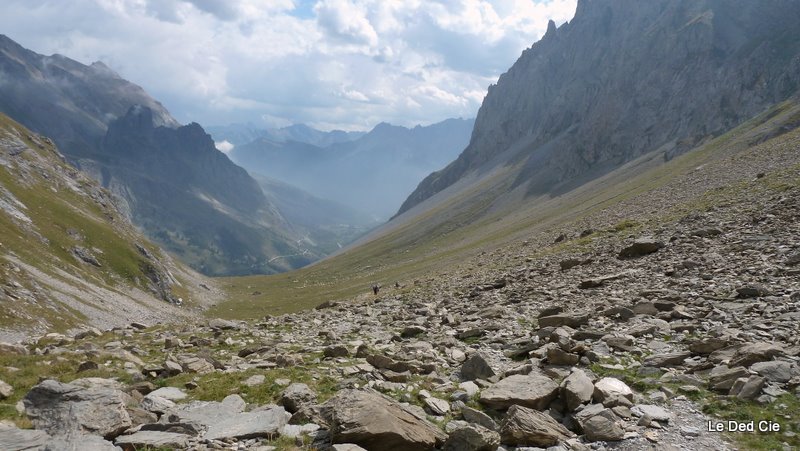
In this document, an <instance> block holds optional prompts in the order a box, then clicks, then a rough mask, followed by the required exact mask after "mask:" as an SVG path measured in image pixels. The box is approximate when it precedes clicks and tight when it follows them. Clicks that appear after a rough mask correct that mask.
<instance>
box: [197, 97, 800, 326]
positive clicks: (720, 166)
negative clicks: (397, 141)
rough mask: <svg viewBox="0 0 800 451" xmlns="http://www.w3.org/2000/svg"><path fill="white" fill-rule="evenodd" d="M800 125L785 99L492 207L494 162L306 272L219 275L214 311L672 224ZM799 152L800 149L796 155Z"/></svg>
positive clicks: (251, 307) (412, 277) (500, 178)
mask: <svg viewBox="0 0 800 451" xmlns="http://www.w3.org/2000/svg"><path fill="white" fill-rule="evenodd" d="M798 125H800V106H798V103H797V101H796V100H794V101H787V102H783V103H781V104H779V105H777V106H775V107H773V108H771V109H770V110H768V111H766V112H764V113H762V114H760V115H758V116H757V117H755V118H753V119H751V120H749V121H747V122H745V123H744V124H742V125H741V126H739V127H737V128H736V129H734V130H732V131H730V132H728V133H726V134H725V135H722V136H720V137H718V138H716V139H713V140H710V141H708V142H705V143H703V144H701V145H700V146H698V147H697V148H695V149H694V150H692V151H690V152H688V153H686V154H684V155H682V156H680V157H677V158H675V159H672V160H669V161H665V160H666V158H665V155H664V152H663V151H661V150H659V149H656V150H653V151H651V152H650V153H647V154H645V155H644V156H642V157H640V158H638V159H637V160H635V161H632V162H630V163H628V164H626V165H625V166H623V167H621V168H619V169H617V170H615V171H614V172H612V173H610V174H608V175H606V176H604V177H602V178H599V179H595V180H593V181H590V182H588V183H586V184H585V185H582V186H579V187H577V188H575V189H573V190H572V191H569V192H567V193H564V194H561V195H557V196H553V197H551V196H546V197H545V196H542V197H528V198H526V197H524V196H523V195H522V194H518V195H516V196H514V195H513V194H514V193H512V196H506V199H507V202H506V203H505V204H502V205H497V204H494V205H492V204H491V203H490V202H489V201H488V199H494V196H493V195H492V193H493V192H494V191H503V190H505V189H507V188H508V183H509V178H508V177H505V175H506V174H508V173H513V172H514V167H513V166H510V165H504V164H500V163H498V164H497V165H495V166H494V169H492V170H490V171H487V172H486V173H484V174H482V176H481V177H479V178H476V179H472V180H467V181H465V182H464V183H463V184H457V185H454V186H453V187H451V188H449V189H448V190H447V191H446V192H442V193H440V194H438V195H437V196H434V197H433V198H431V199H429V200H428V201H426V202H424V203H422V204H420V205H418V206H417V207H415V208H414V209H412V210H410V211H408V212H406V213H405V214H403V215H402V216H400V217H398V218H396V219H395V220H393V221H391V222H390V223H388V224H387V225H386V226H384V227H383V228H381V229H379V230H378V231H376V232H374V233H373V234H371V235H370V236H369V237H367V238H365V239H364V240H362V241H361V242H360V243H356V244H355V245H354V246H353V247H351V248H349V249H346V250H345V251H344V252H342V253H340V254H338V255H335V256H333V257H330V258H328V259H326V260H323V261H321V262H319V263H317V264H315V265H312V266H310V267H308V268H304V269H301V270H298V271H293V272H290V273H285V274H280V275H276V276H261V277H259V276H254V277H240V278H226V279H222V280H221V281H220V282H221V284H222V286H223V287H224V288H225V290H226V291H227V293H228V294H229V299H228V300H227V301H226V302H224V303H222V304H220V305H218V306H217V307H215V308H213V309H211V311H210V314H211V315H221V316H227V317H235V318H245V317H257V316H263V315H265V314H279V313H283V312H290V311H297V310H301V309H304V308H310V307H314V306H316V305H318V304H320V303H321V302H324V301H326V300H338V299H347V298H352V297H354V296H367V293H368V292H369V287H370V285H371V284H373V283H380V284H382V285H383V286H385V287H387V289H386V290H385V291H384V292H388V293H392V292H393V291H394V289H393V288H391V287H390V286H391V285H393V284H394V283H395V282H396V281H399V282H400V283H401V284H402V285H407V284H412V283H414V281H416V282H417V284H418V285H423V286H424V285H425V284H426V280H427V279H430V278H436V277H440V276H443V275H446V274H447V273H448V270H449V269H450V268H451V267H452V266H453V265H460V264H462V263H463V262H466V261H468V259H469V258H470V257H471V256H475V255H477V254H479V253H481V252H484V251H489V250H494V249H497V248H501V247H502V246H505V245H517V244H518V243H520V242H522V241H523V240H525V239H526V238H527V237H530V236H533V235H536V234H541V233H546V234H551V235H552V236H553V238H555V237H556V236H558V235H559V234H560V232H559V231H560V229H562V228H566V227H570V228H572V229H578V230H583V229H590V228H593V227H594V226H593V223H592V220H591V219H590V218H591V217H592V216H593V215H598V214H602V213H603V212H604V211H606V210H612V207H616V208H613V210H614V213H613V215H614V216H615V217H614V218H611V220H612V222H613V221H618V222H620V223H625V221H627V220H633V219H636V220H644V219H646V220H655V221H658V220H669V219H670V215H671V214H674V211H675V209H681V208H682V207H681V206H682V205H690V204H692V205H694V204H696V203H697V202H699V201H698V199H700V198H701V197H702V196H704V195H705V194H706V191H707V189H708V188H707V186H713V187H714V189H722V188H724V187H726V186H733V185H735V184H736V183H738V182H739V181H741V179H742V178H744V177H751V178H752V175H751V174H749V172H748V171H752V169H750V168H749V167H748V164H747V161H748V159H750V158H753V157H755V156H757V155H760V154H761V153H764V152H767V151H768V150H769V149H772V148H780V149H784V151H786V150H785V149H786V148H790V149H791V148H792V147H791V143H790V142H788V141H787V140H792V139H794V140H797V134H798V130H796V128H797V126H798ZM787 146H788V147H787ZM796 154H800V150H798V151H796V152H794V153H791V154H790V155H792V156H797V155H796ZM511 160H512V159H511V158H509V161H511ZM788 163H789V162H788V161H787V164H788ZM698 168H701V169H702V171H703V172H702V173H703V174H705V173H706V172H708V173H709V174H712V175H710V176H705V175H704V176H703V177H705V178H707V179H708V183H701V184H697V183H695V185H697V186H696V187H694V188H692V189H688V188H686V186H688V185H691V184H688V183H686V182H684V183H682V182H681V181H682V180H684V179H687V178H688V177H690V176H691V175H692V174H693V173H695V176H696V173H697V171H698V170H700V169H698ZM765 180H769V177H767V178H766V179H765ZM673 187H680V188H673ZM657 190H660V191H665V190H668V191H675V192H674V195H670V197H669V199H670V205H665V204H662V203H656V202H649V200H648V196H650V195H651V193H653V192H655V191H657ZM443 199H444V200H443ZM626 204H630V205H631V206H630V207H625V205H626ZM620 206H622V207H624V208H620ZM620 211H623V213H620ZM609 214H612V213H609ZM597 233H603V231H602V230H599V231H597ZM541 252H558V247H554V248H548V249H531V256H532V257H535V255H536V254H537V253H541ZM400 291H402V290H400Z"/></svg>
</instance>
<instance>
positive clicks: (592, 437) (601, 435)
mask: <svg viewBox="0 0 800 451" xmlns="http://www.w3.org/2000/svg"><path fill="white" fill-rule="evenodd" d="M583 433H584V434H585V435H586V439H587V440H589V441H590V442H598V441H610V442H615V441H619V440H622V438H623V437H625V431H624V430H623V429H622V428H621V427H620V426H619V424H617V422H616V421H614V420H612V419H609V418H606V417H605V416H603V415H595V416H593V417H591V418H589V419H588V420H587V421H586V422H585V423H583Z"/></svg>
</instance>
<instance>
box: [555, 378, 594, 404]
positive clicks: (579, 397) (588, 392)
mask: <svg viewBox="0 0 800 451" xmlns="http://www.w3.org/2000/svg"><path fill="white" fill-rule="evenodd" d="M592 394H594V384H593V383H592V380H591V379H590V378H589V376H587V375H586V373H585V372H584V371H583V370H581V369H576V370H574V371H572V373H570V375H569V376H567V377H566V378H565V379H564V381H563V382H561V397H562V398H563V399H564V402H565V403H566V405H567V410H569V411H573V410H575V409H576V408H577V407H578V406H580V405H581V404H584V403H588V402H589V401H591V400H592Z"/></svg>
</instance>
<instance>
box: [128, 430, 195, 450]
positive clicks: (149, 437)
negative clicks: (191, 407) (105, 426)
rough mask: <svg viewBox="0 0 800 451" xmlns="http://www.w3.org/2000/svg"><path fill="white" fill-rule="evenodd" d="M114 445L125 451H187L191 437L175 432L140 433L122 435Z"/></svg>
mask: <svg viewBox="0 0 800 451" xmlns="http://www.w3.org/2000/svg"><path fill="white" fill-rule="evenodd" d="M114 443H115V444H116V445H117V446H119V447H120V448H122V449H123V450H125V451H134V450H139V449H142V448H144V449H151V448H158V449H163V448H167V449H186V448H188V446H189V436H188V435H185V434H177V433H174V432H160V431H139V432H136V433H133V434H131V435H121V436H119V437H117V439H116V440H114Z"/></svg>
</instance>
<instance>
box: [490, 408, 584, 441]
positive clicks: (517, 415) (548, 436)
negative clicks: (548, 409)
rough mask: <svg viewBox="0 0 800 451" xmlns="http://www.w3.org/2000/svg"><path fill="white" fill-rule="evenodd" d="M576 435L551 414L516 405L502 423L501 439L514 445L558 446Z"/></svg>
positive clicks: (509, 410)
mask: <svg viewBox="0 0 800 451" xmlns="http://www.w3.org/2000/svg"><path fill="white" fill-rule="evenodd" d="M574 436H575V434H573V433H572V432H570V431H569V430H568V429H567V428H565V427H564V426H562V425H561V424H560V423H558V422H557V421H556V420H554V419H553V417H551V416H550V415H547V414H545V413H542V412H538V411H536V410H533V409H528V408H526V407H522V406H516V405H515V406H511V408H510V409H508V413H507V414H506V417H505V418H504V419H503V422H502V424H501V425H500V440H501V441H502V443H504V444H508V445H514V446H540V447H548V446H556V445H558V444H559V442H562V441H564V440H567V439H569V438H572V437H574Z"/></svg>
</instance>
